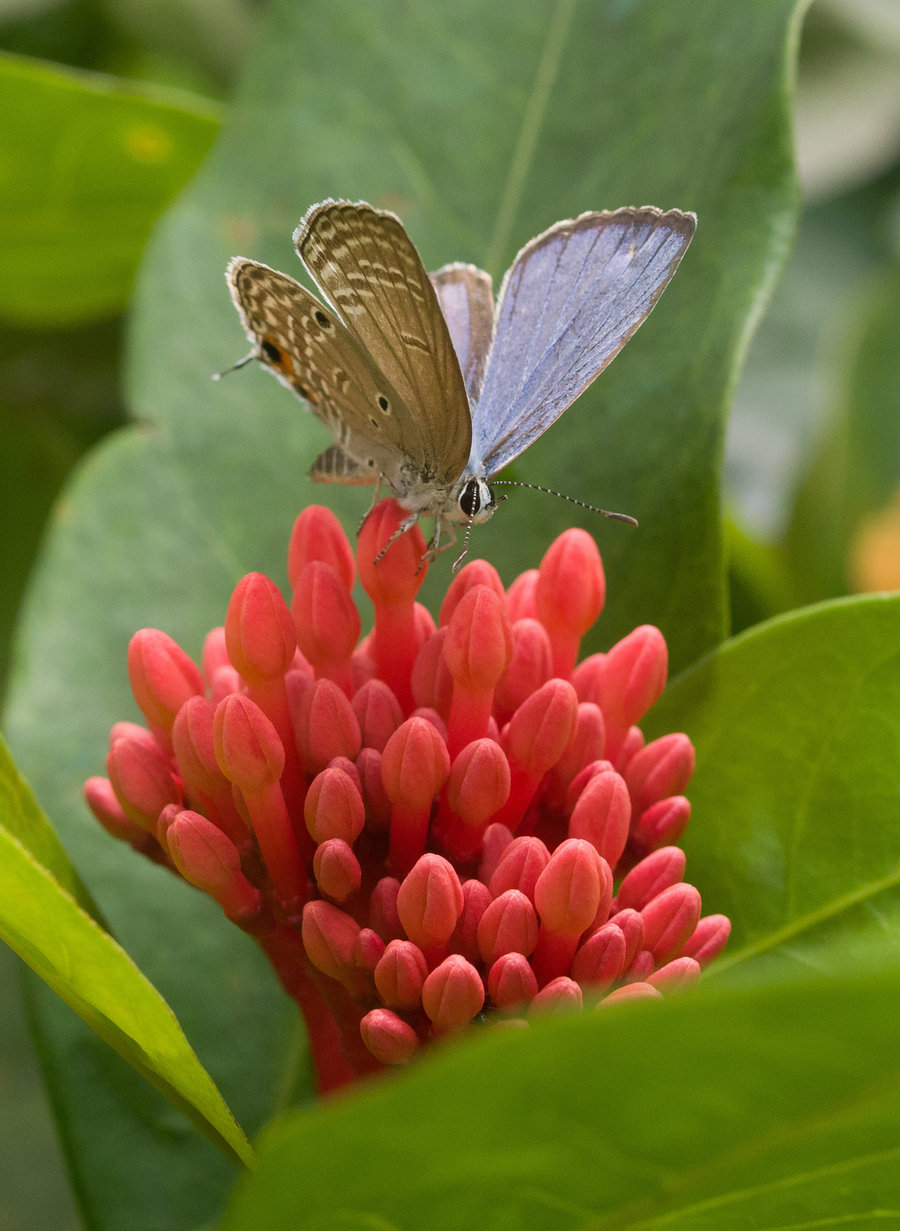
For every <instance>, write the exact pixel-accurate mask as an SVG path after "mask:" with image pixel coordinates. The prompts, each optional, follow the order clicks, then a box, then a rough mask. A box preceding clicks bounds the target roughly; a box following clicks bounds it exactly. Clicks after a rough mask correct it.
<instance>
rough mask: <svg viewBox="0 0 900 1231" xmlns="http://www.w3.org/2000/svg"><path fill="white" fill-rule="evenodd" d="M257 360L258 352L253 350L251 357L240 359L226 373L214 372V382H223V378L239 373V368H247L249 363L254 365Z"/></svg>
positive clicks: (246, 356)
mask: <svg viewBox="0 0 900 1231" xmlns="http://www.w3.org/2000/svg"><path fill="white" fill-rule="evenodd" d="M255 358H256V351H255V350H252V351H251V352H250V354H249V355H245V356H244V357H243V359H239V360H238V361H237V363H233V364H232V365H231V367H230V368H226V369H225V371H224V372H213V374H212V379H213V380H221V379H222V377H223V376H229V375H230V374H231V373H232V372H237V371H238V369H239V368H245V367H246V366H247V364H248V363H252V362H253V360H254V359H255Z"/></svg>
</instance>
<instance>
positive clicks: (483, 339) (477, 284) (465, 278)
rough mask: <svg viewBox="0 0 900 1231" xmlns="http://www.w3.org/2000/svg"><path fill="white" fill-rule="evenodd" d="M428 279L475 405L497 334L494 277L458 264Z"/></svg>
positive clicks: (475, 267)
mask: <svg viewBox="0 0 900 1231" xmlns="http://www.w3.org/2000/svg"><path fill="white" fill-rule="evenodd" d="M429 277H430V278H431V285H432V286H433V287H434V289H435V293H436V295H437V297H438V303H439V304H440V305H441V311H442V312H443V314H444V320H445V321H446V322H447V328H448V329H449V330H450V337H451V338H452V339H453V347H454V349H455V351H456V354H457V357H458V358H459V366H460V367H461V368H462V373H463V377H464V379H465V382H466V392H467V393H468V395H469V402H470V403H471V404H472V405H473V406H474V405H475V403H476V402H477V401H478V395H479V393H480V392H481V382H482V381H483V379H484V369H485V365H486V363H487V357H488V352H489V351H490V349H491V340H492V338H493V335H494V288H493V285H492V283H491V275H490V274H487V273H485V272H484V270H483V269H479V268H478V267H477V266H476V265H462V264H460V263H459V262H456V263H454V264H453V265H445V266H444V267H443V268H442V269H439V270H438V271H437V272H436V273H433V274H430V275H429Z"/></svg>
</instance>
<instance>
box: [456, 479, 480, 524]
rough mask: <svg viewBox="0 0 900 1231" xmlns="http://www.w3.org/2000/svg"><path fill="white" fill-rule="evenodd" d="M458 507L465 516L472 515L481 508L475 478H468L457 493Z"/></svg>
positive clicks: (478, 489) (478, 487) (477, 484)
mask: <svg viewBox="0 0 900 1231" xmlns="http://www.w3.org/2000/svg"><path fill="white" fill-rule="evenodd" d="M459 507H460V508H461V509H462V511H463V513H465V515H466V517H474V516H475V514H476V513H477V512H478V510H479V509H480V508H481V490H480V485H479V483H478V480H477V479H470V480H469V482H468V483H467V484H466V485H465V487H464V488H463V489H462V491H461V492H460V493H459Z"/></svg>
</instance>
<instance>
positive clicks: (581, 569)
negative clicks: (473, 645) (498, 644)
mask: <svg viewBox="0 0 900 1231" xmlns="http://www.w3.org/2000/svg"><path fill="white" fill-rule="evenodd" d="M538 574H539V576H538V582H537V589H536V592H535V602H536V604H537V612H538V619H539V620H540V621H541V623H542V624H543V625H544V627H545V628H546V629H547V632H548V633H549V634H550V642H551V645H552V646H553V670H554V674H556V675H558V676H560V677H561V678H562V679H568V678H569V676H570V675H571V673H572V668H573V667H574V666H575V659H576V658H577V657H578V647H579V644H580V642H581V638H582V637H583V636H584V634H585V633H586V632H587V630H588V629H589V628H590V627H591V625H592V624H593V623H594V621H595V620H596V619H597V616H598V615H599V614H600V612H601V611H602V610H603V602H604V599H605V597H606V580H605V578H604V576H603V565H602V563H601V561H600V553H599V552H598V550H597V544H596V543H595V542H594V540H593V539H592V538H591V536H590V535H589V534H588V533H587V531H585V530H580V529H578V528H573V529H572V530H567V531H566V532H565V533H564V534H561V535H560V536H559V538H558V539H556V541H555V542H554V543H552V544H551V546H550V547H549V548H548V550H547V552H546V554H545V555H544V558H543V560H542V561H541V566H540V568H539V569H538Z"/></svg>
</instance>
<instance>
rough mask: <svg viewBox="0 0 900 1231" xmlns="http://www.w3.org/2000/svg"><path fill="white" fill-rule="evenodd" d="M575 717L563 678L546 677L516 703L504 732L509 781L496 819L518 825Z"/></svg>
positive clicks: (575, 705) (566, 740)
mask: <svg viewBox="0 0 900 1231" xmlns="http://www.w3.org/2000/svg"><path fill="white" fill-rule="evenodd" d="M577 717H578V700H577V698H576V696H575V689H574V688H573V687H572V685H571V684H568V683H566V681H565V680H548V681H547V683H546V684H544V685H543V687H541V688H539V689H538V691H537V692H536V693H533V694H532V695H531V696H530V697H529V698H528V700H527V701H526V702H524V704H522V705H520V706H519V708H518V709H517V710H516V712H515V714H513V716H512V718H511V719H510V723H509V726H508V727H507V728H506V733H505V743H506V751H507V756H508V757H509V763H510V769H511V771H512V781H511V786H510V792H509V799H508V800H507V801H506V804H505V805H504V806H503V807H502V808H501V809H500V811H499V812H498V813H497V816H496V819H497V821H498V822H500V823H501V824H504V825H508V826H509V828H510V829H512V830H513V831H515V830H516V829H517V828H518V826H519V824H520V823H521V821H522V817H523V816H524V814H525V810H526V808H527V807H528V805H529V804H530V803H531V800H532V799H533V798H534V794H535V792H536V790H537V788H538V786H539V785H540V782H541V779H542V777H543V776H544V774H545V773H546V772H547V770H548V769H550V768H551V767H552V766H553V765H555V764H556V762H557V761H558V760H559V758H560V757H561V756H562V754H563V752H564V751H565V749H566V746H567V745H568V743H569V741H570V740H571V738H572V736H573V735H574V733H575V723H576V720H577Z"/></svg>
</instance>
